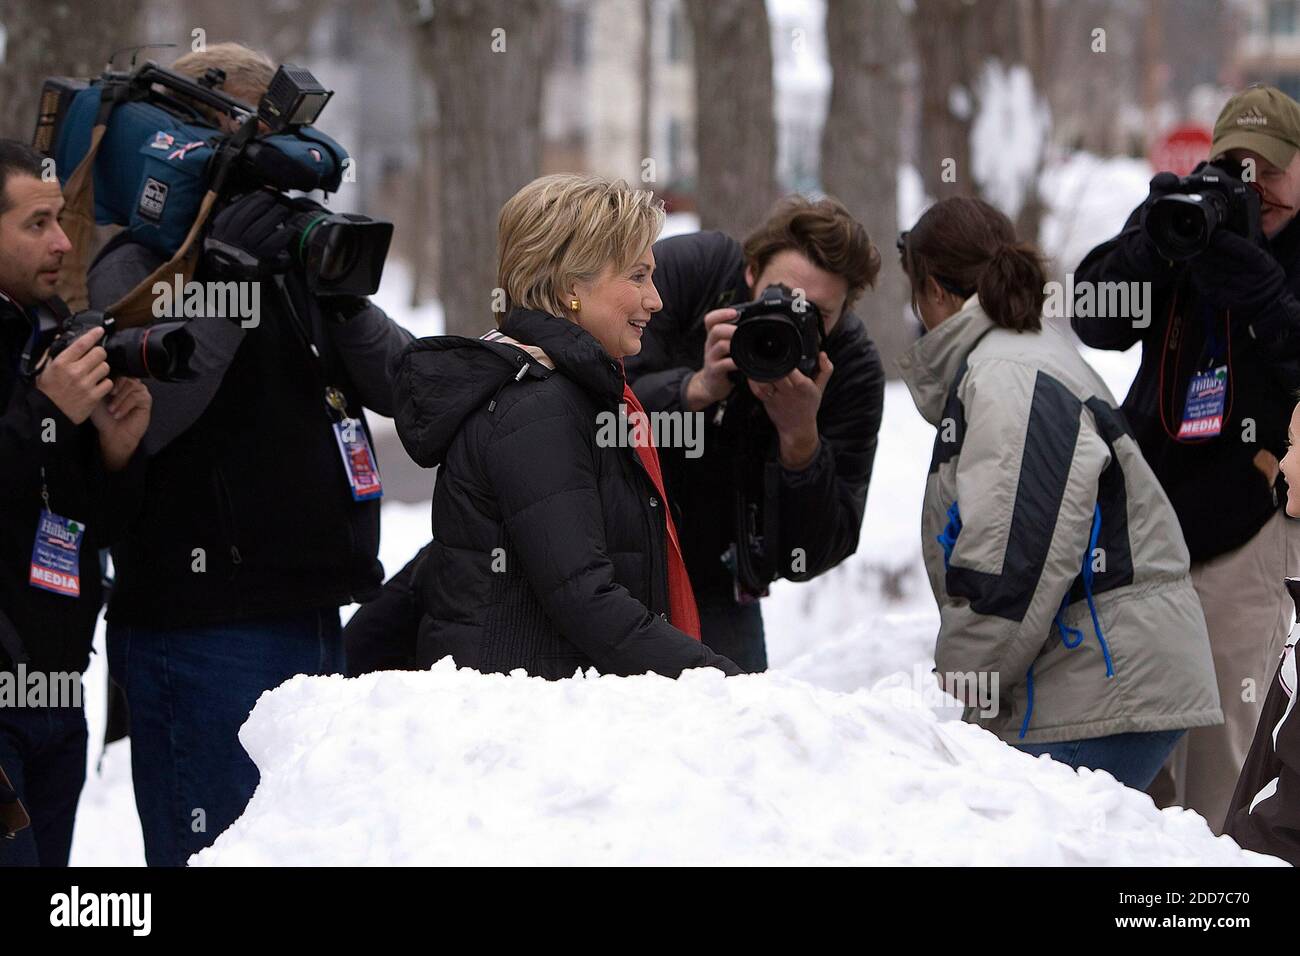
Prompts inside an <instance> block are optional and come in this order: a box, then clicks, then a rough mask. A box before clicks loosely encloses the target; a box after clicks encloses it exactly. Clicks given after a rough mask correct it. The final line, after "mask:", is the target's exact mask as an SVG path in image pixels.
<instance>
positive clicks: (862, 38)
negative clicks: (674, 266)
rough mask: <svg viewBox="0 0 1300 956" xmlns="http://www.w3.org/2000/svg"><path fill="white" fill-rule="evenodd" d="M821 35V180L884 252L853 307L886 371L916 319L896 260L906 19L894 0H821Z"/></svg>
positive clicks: (910, 334)
mask: <svg viewBox="0 0 1300 956" xmlns="http://www.w3.org/2000/svg"><path fill="white" fill-rule="evenodd" d="M826 42H827V52H828V53H829V58H830V66H831V76H832V79H831V97H830V104H829V105H828V107H827V111H826V125H825V126H824V127H823V128H822V143H821V163H822V171H821V181H822V186H823V188H824V189H825V190H826V192H828V193H830V194H831V195H833V196H835V197H836V198H837V199H839V200H840V201H841V202H842V203H844V205H845V206H847V207H848V209H849V211H850V212H851V213H853V215H854V216H855V217H856V218H857V219H858V220H859V221H860V222H861V223H862V224H863V225H864V226H866V228H867V234H868V235H869V236H871V241H872V242H873V243H875V244H876V247H877V248H878V249H879V250H880V253H881V258H882V259H883V260H884V263H883V268H882V269H881V270H880V276H879V278H878V279H877V281H876V288H875V290H874V291H868V292H867V293H866V294H865V295H864V297H863V299H862V300H861V302H860V303H859V305H858V306H857V308H856V311H857V313H858V314H859V315H861V316H863V317H864V319H866V321H867V328H868V331H869V332H870V334H871V338H872V339H873V340H874V341H875V343H876V346H877V347H878V348H879V349H880V355H881V359H882V360H883V362H884V364H885V371H886V373H887V374H889V375H890V376H891V377H892V376H894V375H896V374H897V373H896V371H895V367H894V360H895V359H896V358H897V357H898V356H899V355H900V354H901V353H902V352H903V351H904V350H905V349H906V348H907V347H908V346H909V345H910V344H911V343H912V341H913V339H914V337H915V322H909V321H907V319H906V317H905V315H906V312H907V306H908V301H909V294H908V286H907V279H906V277H905V276H904V275H903V272H902V270H901V269H898V268H897V267H896V266H895V265H894V240H895V238H896V236H897V232H898V164H899V158H900V157H899V153H900V142H899V133H900V129H899V123H898V117H899V115H900V114H901V113H902V108H903V86H902V80H901V76H900V70H901V68H902V59H903V56H904V55H905V53H906V47H907V23H906V20H905V18H904V16H903V13H902V10H901V9H900V8H899V6H898V2H897V0H827V4H826Z"/></svg>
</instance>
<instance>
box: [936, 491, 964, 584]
mask: <svg viewBox="0 0 1300 956" xmlns="http://www.w3.org/2000/svg"><path fill="white" fill-rule="evenodd" d="M959 534H961V511H960V510H959V509H958V508H957V502H955V501H954V502H953V503H952V504H950V505H949V506H948V523H947V524H946V525H944V526H943V531H941V532H940V533H939V534H936V535H935V536H934V540H936V541H938V542H939V547H941V548H943V569H944V570H945V571H947V570H948V562H949V561H951V560H952V549H953V548H955V547H956V546H957V535H959Z"/></svg>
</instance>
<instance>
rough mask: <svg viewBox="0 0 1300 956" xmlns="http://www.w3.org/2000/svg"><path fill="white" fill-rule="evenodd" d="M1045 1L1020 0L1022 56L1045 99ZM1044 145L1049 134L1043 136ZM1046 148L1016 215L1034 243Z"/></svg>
mask: <svg viewBox="0 0 1300 956" xmlns="http://www.w3.org/2000/svg"><path fill="white" fill-rule="evenodd" d="M1043 4H1044V0H1021V10H1020V53H1021V56H1020V59H1021V62H1023V63H1024V65H1025V68H1026V69H1027V70H1029V75H1030V76H1031V77H1033V81H1034V90H1035V92H1036V93H1037V94H1038V95H1039V96H1041V97H1044V98H1046V96H1047V88H1048V80H1047V63H1046V60H1047V51H1046V44H1047V12H1046V10H1045V9H1044V5H1043ZM1043 139H1044V144H1043V145H1044V146H1046V140H1047V137H1046V136H1044V137H1043ZM1045 154H1046V149H1044V150H1043V152H1041V153H1039V156H1038V165H1037V166H1036V168H1035V169H1034V174H1033V183H1032V184H1031V186H1030V188H1028V189H1026V190H1025V201H1024V204H1023V205H1021V207H1020V215H1018V216H1017V217H1016V234H1017V235H1018V236H1020V237H1021V238H1022V239H1028V240H1030V241H1031V242H1036V241H1037V240H1038V228H1039V226H1041V225H1042V221H1043V213H1044V211H1045V210H1044V208H1043V201H1042V199H1041V197H1040V196H1039V195H1038V186H1037V183H1038V177H1039V176H1041V175H1042V172H1043V160H1044V159H1045Z"/></svg>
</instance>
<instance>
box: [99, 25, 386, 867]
mask: <svg viewBox="0 0 1300 956" xmlns="http://www.w3.org/2000/svg"><path fill="white" fill-rule="evenodd" d="M285 69H288V68H282V71H283V70H285ZM172 70H173V71H174V72H175V73H179V74H182V75H183V76H185V77H189V78H192V79H195V80H198V81H200V82H201V83H203V85H205V86H209V87H210V88H212V89H215V90H220V91H222V92H223V93H224V94H227V95H229V96H233V97H235V98H236V99H238V100H241V101H243V102H245V103H248V104H258V103H259V102H263V97H264V95H265V94H266V93H267V91H268V87H270V86H271V85H272V81H273V77H275V78H277V80H278V78H279V77H280V76H281V74H280V73H277V72H276V68H275V67H274V66H273V65H272V64H271V63H270V61H269V60H267V59H266V58H265V57H264V56H263V55H261V54H260V53H256V52H255V51H252V50H249V49H248V48H246V47H243V46H240V45H238V44H230V43H223V44H216V45H211V46H209V47H208V48H207V50H206V51H201V52H194V53H189V54H186V55H185V56H182V57H181V58H180V59H179V60H177V61H176V63H175V64H173V66H172ZM303 72H305V71H296V74H301V73H303ZM326 98H327V97H326ZM268 102H269V100H268ZM320 102H323V100H321V101H320ZM295 109H296V108H295ZM258 115H259V116H262V115H263V114H262V113H259V114H258ZM222 120H223V122H222V125H223V127H225V128H227V130H228V124H227V123H226V122H225V118H222ZM257 121H258V120H256V119H254V120H248V122H250V123H251V122H257ZM254 142H256V140H254ZM167 145H168V146H169V148H170V145H171V144H170V142H168V144H167ZM178 145H179V144H178ZM322 148H324V147H322ZM311 151H312V152H313V153H314V154H315V158H316V159H319V151H318V150H317V149H316V148H315V147H312V150H311ZM220 203H221V204H220V205H218V206H217V207H216V208H217V209H218V211H217V212H216V214H215V216H214V217H213V218H212V220H211V223H210V230H209V231H208V233H207V237H206V241H205V246H204V249H205V250H206V251H205V254H204V256H203V258H202V259H200V261H199V265H198V267H197V270H196V272H195V280H196V281H197V282H200V283H204V284H211V283H222V282H227V281H232V280H233V281H243V282H247V283H250V284H255V285H257V286H258V288H259V289H260V303H261V307H260V315H258V316H257V317H256V318H255V320H254V321H251V322H250V321H239V320H237V319H236V320H234V321H232V320H231V319H230V318H229V317H222V316H214V315H206V314H205V315H203V316H200V317H198V318H194V319H192V320H191V321H190V323H189V327H190V329H191V331H192V335H193V338H194V340H195V349H194V355H193V360H192V364H193V366H194V376H195V377H194V379H193V380H192V381H189V382H182V383H176V384H165V383H156V384H154V383H151V385H150V388H151V390H152V391H153V393H154V397H155V400H156V403H157V404H156V406H155V416H154V422H153V424H152V425H151V427H150V429H149V432H148V434H147V435H146V437H145V447H146V450H147V451H148V452H149V454H150V460H149V463H148V472H147V476H146V488H145V491H146V494H145V501H144V505H143V510H142V514H141V517H140V520H139V521H138V522H137V523H136V524H135V525H134V526H133V527H132V530H131V533H130V535H129V536H128V537H127V538H126V539H125V540H124V541H123V542H121V543H120V544H119V545H118V546H117V547H115V548H114V552H113V557H114V564H115V567H116V571H117V580H116V586H115V589H114V593H113V595H112V598H111V600H110V602H109V612H108V620H109V630H108V646H109V662H110V666H111V668H112V673H113V676H114V678H115V680H116V681H117V682H118V683H119V684H120V685H121V686H122V688H123V690H124V691H125V696H126V699H127V703H128V708H129V714H130V734H131V738H132V753H131V764H132V775H133V778H134V783H135V794H136V805H137V809H138V810H139V813H140V820H141V825H142V828H143V831H144V842H145V855H146V859H147V861H148V863H149V864H150V865H173V866H180V865H183V864H184V863H185V861H186V860H187V859H188V858H189V857H190V856H191V855H192V854H193V853H196V852H197V851H199V850H201V849H203V848H204V847H206V846H208V845H210V844H211V843H212V842H213V840H215V839H216V837H217V835H219V834H220V833H221V832H222V831H223V830H224V829H225V828H226V827H227V826H229V825H230V824H231V823H232V822H233V821H234V820H235V819H236V818H237V817H238V816H239V815H240V813H242V812H243V809H244V806H245V804H246V803H247V801H248V799H249V798H250V797H251V796H252V794H253V791H254V789H255V788H256V786H257V782H258V774H257V768H256V766H255V765H254V764H253V762H252V761H251V760H250V759H249V757H248V755H247V754H246V753H245V752H244V749H243V748H242V747H241V746H240V743H239V740H238V731H239V727H240V725H241V724H242V723H243V722H244V720H245V719H246V718H247V716H248V714H249V711H250V710H251V709H252V707H253V704H254V703H255V702H256V700H257V698H258V696H259V695H260V694H261V693H262V692H263V691H265V690H269V689H270V688H273V687H275V686H277V685H279V684H280V683H282V682H283V681H285V680H287V679H289V678H290V677H293V676H294V675H296V674H332V673H340V672H341V671H342V670H343V642H342V637H341V633H340V624H339V615H338V609H339V607H340V606H341V605H344V604H347V603H349V602H351V601H354V600H358V599H364V598H365V597H368V596H370V595H371V594H372V593H374V592H376V591H377V590H378V586H379V584H380V582H381V580H382V577H383V570H382V568H381V566H380V564H379V562H378V560H377V554H378V543H379V501H378V499H379V496H380V494H381V487H380V484H379V476H378V473H377V471H376V470H375V468H374V461H373V451H372V449H371V447H370V442H369V437H368V431H367V429H366V427H365V422H364V417H363V414H362V408H363V407H364V408H369V409H371V410H373V411H376V412H378V413H380V414H383V415H388V414H391V412H392V408H391V397H390V394H391V393H390V387H389V382H390V365H391V363H392V361H393V360H394V359H395V358H396V356H397V354H398V353H399V352H400V351H401V350H402V349H403V348H404V347H405V346H406V344H407V343H408V342H409V341H410V340H411V336H410V334H409V333H408V332H406V331H405V330H404V329H402V328H400V327H399V326H398V325H397V324H396V323H394V322H393V321H392V320H391V319H389V318H388V316H386V315H385V314H384V313H383V312H382V311H381V310H380V309H378V308H377V307H375V306H374V305H372V304H371V303H370V302H369V300H368V299H366V298H364V297H363V296H361V295H355V294H342V295H325V294H322V293H320V291H319V290H318V289H317V288H315V287H313V286H312V285H311V281H312V280H311V278H310V277H309V276H308V274H307V273H308V270H307V269H306V266H305V265H304V264H303V263H301V262H297V261H296V260H292V259H291V258H290V256H291V254H292V253H293V252H294V251H295V250H296V249H298V248H299V247H301V246H302V245H304V244H305V239H303V238H300V237H302V236H303V235H304V233H303V231H301V230H300V227H299V226H298V225H296V223H297V221H298V220H297V219H296V218H295V217H299V218H300V216H301V211H302V205H301V203H300V202H299V201H289V200H287V199H286V197H285V196H284V195H282V194H281V193H280V192H278V191H276V190H274V189H271V188H265V187H262V188H252V189H247V190H244V191H242V193H241V194H238V195H233V196H229V197H228V196H225V195H223V196H222V197H221V200H220ZM316 208H317V209H319V207H316ZM324 218H325V217H324V216H323V215H322V216H321V217H318V219H319V220H320V221H324ZM318 219H311V224H310V225H309V226H308V227H307V228H308V229H310V228H314V226H315V224H316V222H317V221H318ZM385 225H387V224H385ZM387 228H388V230H389V232H390V233H391V226H388V227H387ZM322 231H323V229H322ZM291 241H292V244H291ZM386 248H387V246H386V238H385V244H384V247H383V251H386ZM381 254H382V253H381ZM286 260H288V264H287V265H286ZM162 261H163V260H162V258H161V257H160V256H159V255H158V254H157V253H156V252H155V251H154V250H152V249H150V248H147V247H146V246H145V245H143V244H142V243H138V242H134V241H131V240H130V239H126V240H124V241H123V240H115V241H114V242H113V243H111V244H110V246H109V247H108V249H107V250H106V252H104V253H102V254H101V256H100V258H99V259H98V261H97V262H96V263H94V265H93V266H92V269H91V274H90V297H91V303H92V305H95V306H98V307H104V306H106V305H107V304H108V303H111V302H114V301H116V300H118V299H120V298H121V297H123V296H126V295H127V294H128V293H129V292H130V291H131V290H132V289H134V288H136V287H137V286H138V284H139V283H141V282H142V281H144V280H145V279H146V278H147V277H149V276H150V275H151V274H152V273H153V272H154V271H155V270H156V269H157V268H158V267H159V265H160V263H161V262H162ZM375 281H376V282H377V275H376V276H375Z"/></svg>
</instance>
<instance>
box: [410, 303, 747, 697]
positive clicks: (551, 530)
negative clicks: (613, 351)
mask: <svg viewBox="0 0 1300 956" xmlns="http://www.w3.org/2000/svg"><path fill="white" fill-rule="evenodd" d="M501 331H502V332H503V333H504V334H505V335H507V336H509V337H510V338H512V339H514V340H515V341H517V342H520V343H524V344H527V345H532V346H536V347H537V348H540V349H541V350H542V351H544V352H545V353H546V355H547V356H548V357H549V359H550V361H551V362H553V363H554V365H555V369H554V371H552V370H551V369H548V368H547V367H546V366H545V364H543V363H541V362H539V361H537V360H536V359H534V358H533V357H532V356H530V355H529V354H528V353H527V352H525V351H524V350H522V349H520V348H518V347H516V346H514V345H511V344H507V343H504V342H500V341H489V340H483V339H470V338H463V337H460V336H451V335H448V336H439V337H436V338H427V339H421V340H419V341H417V342H415V343H414V344H413V345H412V346H410V348H408V350H407V351H406V353H405V354H404V355H403V356H402V359H401V361H400V364H399V368H398V376H397V384H396V403H397V416H396V420H397V428H398V434H399V435H400V436H401V439H402V443H403V444H404V445H405V446H406V450H407V452H409V453H410V455H411V457H412V458H413V459H414V460H415V461H416V462H417V463H418V464H420V465H423V466H424V467H426V468H429V467H433V466H435V465H437V466H440V468H439V472H438V480H437V486H436V488H435V489H434V495H433V541H432V542H431V543H430V545H429V547H428V549H427V554H426V555H425V559H424V563H423V567H422V568H421V570H420V573H419V575H418V581H417V583H416V588H417V590H418V592H419V594H420V597H421V601H422V604H423V607H424V610H425V613H426V614H427V616H428V617H427V619H426V621H425V625H424V626H423V627H422V629H421V633H420V646H419V651H418V661H419V663H420V665H421V666H428V664H430V663H432V662H433V661H436V660H439V659H441V658H443V657H445V656H447V655H451V657H452V658H453V659H454V660H455V662H456V663H457V665H459V666H462V667H473V668H476V669H478V670H481V671H486V672H507V671H510V670H513V669H515V668H523V669H524V670H525V671H527V672H528V673H529V674H532V675H535V676H540V677H547V678H561V677H572V676H573V674H574V672H575V671H576V670H578V669H580V668H587V667H595V668H597V669H598V670H599V671H600V672H601V673H605V674H639V673H645V672H653V673H658V674H664V675H668V676H677V675H678V674H680V673H681V671H683V670H684V669H686V668H689V667H700V666H714V667H717V668H719V669H721V670H723V671H725V672H726V673H728V674H735V673H738V672H739V671H738V669H737V668H736V666H735V665H734V664H733V663H732V662H731V661H729V660H727V659H726V658H724V657H720V656H718V655H717V654H714V653H713V652H712V651H710V650H709V649H708V647H706V646H705V645H704V644H703V643H701V642H700V641H697V640H695V639H694V638H692V637H690V636H688V635H687V634H684V633H683V632H681V631H679V630H677V629H676V628H675V627H673V626H672V625H671V624H669V622H668V620H667V610H668V584H667V581H668V574H667V557H666V549H665V524H664V509H665V507H666V505H665V503H664V502H663V501H661V500H660V498H659V495H658V492H657V491H656V489H655V487H654V485H653V483H652V481H651V480H650V477H649V476H648V475H647V474H646V472H645V469H644V468H643V467H642V465H641V463H640V460H639V459H638V457H637V454H636V451H635V449H633V448H630V447H629V448H619V447H602V446H601V445H599V444H597V441H596V435H597V429H598V419H597V415H598V414H599V413H600V412H604V411H608V412H614V413H617V408H618V403H619V401H620V399H621V397H622V393H623V374H622V369H621V368H620V366H619V364H618V363H617V362H615V361H614V360H613V359H611V358H610V356H609V355H608V354H606V352H605V351H604V350H603V349H602V348H601V347H600V345H599V343H597V341H596V340H595V339H594V338H592V336H591V335H589V334H588V333H587V332H585V331H583V330H582V329H581V328H579V327H578V326H577V325H574V324H573V323H570V322H568V321H566V320H564V319H561V318H556V317H553V316H549V315H546V314H544V313H541V312H535V311H530V310H523V309H517V310H515V311H512V312H511V313H510V314H509V315H507V316H506V319H505V321H504V322H503V323H502V326H501Z"/></svg>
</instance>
